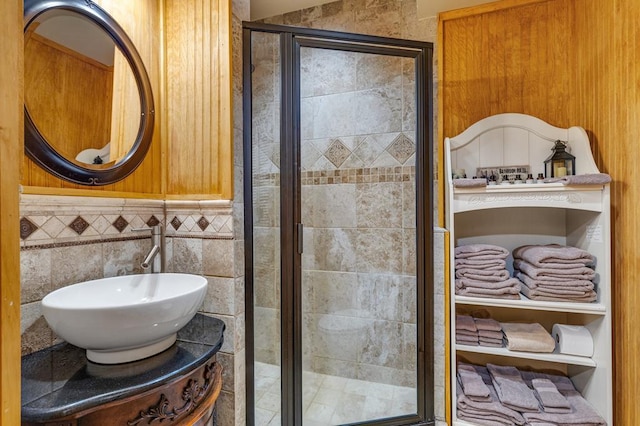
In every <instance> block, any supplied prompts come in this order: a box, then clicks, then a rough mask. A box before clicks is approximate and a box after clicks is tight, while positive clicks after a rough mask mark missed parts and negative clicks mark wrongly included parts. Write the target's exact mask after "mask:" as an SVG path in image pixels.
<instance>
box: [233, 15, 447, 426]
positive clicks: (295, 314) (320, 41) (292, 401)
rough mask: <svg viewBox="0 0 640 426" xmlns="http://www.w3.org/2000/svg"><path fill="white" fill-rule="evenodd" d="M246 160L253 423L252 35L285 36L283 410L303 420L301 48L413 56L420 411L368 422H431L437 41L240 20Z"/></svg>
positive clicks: (295, 424) (295, 422)
mask: <svg viewBox="0 0 640 426" xmlns="http://www.w3.org/2000/svg"><path fill="white" fill-rule="evenodd" d="M242 25H243V123H244V124H243V128H244V130H243V145H244V152H243V161H244V165H243V168H244V194H245V197H244V202H245V210H244V214H245V220H244V224H245V328H246V331H245V339H246V409H247V412H246V414H247V425H253V424H255V398H254V362H255V357H254V327H253V322H254V312H253V305H254V286H253V272H254V271H253V208H252V204H253V198H252V194H253V189H252V171H253V170H252V139H253V138H252V136H253V135H252V82H251V73H252V69H251V68H252V65H251V44H252V42H251V35H252V33H253V32H259V33H272V34H279V36H280V53H281V55H280V65H281V75H280V78H281V90H280V99H281V107H280V250H281V255H280V262H281V299H280V303H281V305H280V326H281V341H280V345H281V365H280V371H281V373H280V374H281V386H282V387H281V416H282V424H283V425H285V426H299V425H303V421H302V417H303V416H302V390H303V388H302V290H301V283H302V277H301V271H302V266H301V264H302V262H301V260H302V258H301V256H302V235H301V233H302V218H301V208H300V206H301V179H300V150H301V145H300V143H301V140H300V99H301V97H300V48H301V47H310V48H321V49H330V50H339V51H349V52H357V53H370V54H378V55H388V56H395V57H406V58H413V59H414V60H415V86H416V88H415V90H416V105H415V107H416V162H415V169H416V177H415V179H416V291H417V297H416V300H417V306H416V311H417V312H416V313H417V319H416V323H417V324H416V325H417V341H416V347H417V351H416V358H417V359H416V366H417V401H416V402H417V414H409V415H403V416H398V417H394V418H387V419H381V420H374V421H367V422H363V423H356V424H365V423H366V424H367V425H384V426H395V425H398V426H399V425H409V424H411V425H433V424H435V416H434V401H433V393H434V377H433V374H434V371H433V363H434V349H433V311H434V307H433V302H434V297H433V277H434V272H433V128H431V127H429V126H428V123H433V87H432V76H433V62H432V58H433V44H432V43H429V42H419V41H411V40H401V39H394V38H386V37H378V36H370V35H362V34H352V33H344V32H338V31H326V30H317V29H308V28H299V27H288V26H283V25H271V24H262V23H252V22H243V23H242Z"/></svg>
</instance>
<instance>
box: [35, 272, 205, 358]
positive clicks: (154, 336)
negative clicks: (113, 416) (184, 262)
mask: <svg viewBox="0 0 640 426" xmlns="http://www.w3.org/2000/svg"><path fill="white" fill-rule="evenodd" d="M206 291H207V280H206V279H205V278H204V277H201V276H198V275H190V274H172V273H161V274H142V275H127V276H120V277H111V278H103V279H99V280H92V281H86V282H82V283H79V284H74V285H70V286H67V287H63V288H61V289H58V290H56V291H53V292H51V293H49V294H48V295H47V296H46V297H45V298H44V299H42V311H43V313H44V317H45V319H46V320H47V322H48V323H49V326H50V327H51V328H52V329H53V331H54V332H55V333H56V334H57V335H58V336H60V337H61V338H62V339H64V340H66V341H67V342H69V343H71V344H72V345H75V346H79V347H81V348H84V349H86V350H87V358H88V359H89V360H90V361H93V362H97V363H100V364H118V363H123V362H130V361H135V360H138V359H142V358H146V357H149V356H152V355H155V354H157V353H159V352H161V351H163V350H165V349H167V348H168V347H170V346H171V345H172V344H173V343H174V342H175V340H176V333H177V332H178V330H180V329H181V328H182V327H184V326H185V325H186V324H187V323H188V322H189V321H190V320H191V319H192V318H193V317H194V315H195V314H196V312H197V310H198V308H200V305H202V301H203V300H204V296H205V293H206Z"/></svg>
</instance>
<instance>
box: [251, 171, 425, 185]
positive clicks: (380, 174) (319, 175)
mask: <svg viewBox="0 0 640 426" xmlns="http://www.w3.org/2000/svg"><path fill="white" fill-rule="evenodd" d="M301 179H302V184H303V185H334V184H341V183H379V182H413V181H415V179H416V168H415V166H395V167H369V168H358V169H335V170H308V171H303V172H302V173H301ZM279 185H280V173H264V174H258V175H254V177H253V186H254V187H262V186H279Z"/></svg>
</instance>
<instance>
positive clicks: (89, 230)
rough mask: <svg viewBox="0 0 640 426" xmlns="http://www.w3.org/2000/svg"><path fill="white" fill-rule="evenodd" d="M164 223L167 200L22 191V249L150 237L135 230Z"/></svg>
mask: <svg viewBox="0 0 640 426" xmlns="http://www.w3.org/2000/svg"><path fill="white" fill-rule="evenodd" d="M158 223H164V201H162V200H138V199H124V198H102V197H76V196H48V195H32V194H23V195H21V198H20V240H21V241H20V244H21V247H22V248H36V247H43V246H49V245H56V246H60V245H78V244H86V243H89V242H96V241H106V240H126V239H139V238H147V235H146V233H139V232H135V231H133V230H132V229H136V228H147V227H149V226H153V225H156V224H158Z"/></svg>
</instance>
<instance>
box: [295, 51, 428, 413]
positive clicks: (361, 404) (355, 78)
mask: <svg viewBox="0 0 640 426" xmlns="http://www.w3.org/2000/svg"><path fill="white" fill-rule="evenodd" d="M414 80H415V60H414V59H412V58H404V57H400V56H391V55H381V54H373V53H360V52H354V51H340V50H332V49H326V48H316V47H301V48H300V95H301V100H300V133H301V134H300V179H301V182H300V184H301V186H300V192H301V218H302V223H303V225H304V233H303V237H304V238H303V252H302V282H301V286H302V287H301V294H302V369H303V372H302V389H303V392H302V405H303V407H302V410H303V411H302V412H303V424H310V425H339V424H346V423H356V422H365V421H373V420H376V419H383V418H389V417H395V416H402V415H410V414H416V413H417V398H418V396H417V378H418V374H417V368H416V366H417V354H418V351H417V336H418V333H417V325H416V318H417V303H416V294H417V293H416V212H415V210H416V195H415V194H416V184H415V181H416V179H415V176H416V173H415V170H416V168H415V165H416V142H415V140H416V114H415V105H416V89H415V81H414Z"/></svg>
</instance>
